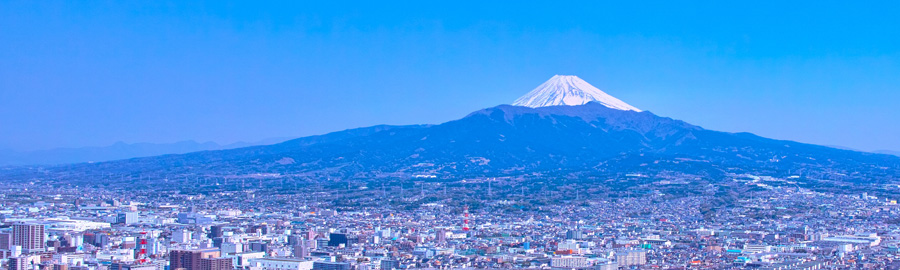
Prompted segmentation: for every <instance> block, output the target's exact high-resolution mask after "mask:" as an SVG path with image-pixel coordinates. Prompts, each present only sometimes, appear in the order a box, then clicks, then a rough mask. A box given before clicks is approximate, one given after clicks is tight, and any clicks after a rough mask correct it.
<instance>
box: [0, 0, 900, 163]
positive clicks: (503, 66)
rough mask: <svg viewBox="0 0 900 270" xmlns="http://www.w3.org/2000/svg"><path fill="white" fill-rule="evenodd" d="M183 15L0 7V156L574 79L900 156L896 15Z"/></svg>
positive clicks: (305, 6)
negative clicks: (567, 76) (559, 78)
mask: <svg viewBox="0 0 900 270" xmlns="http://www.w3.org/2000/svg"><path fill="white" fill-rule="evenodd" d="M183 2H187V1H172V2H163V1H125V3H117V2H113V1H15V0H14V1H2V2H0V149H2V148H11V149H16V150H33V149H46V148H53V147H79V146H99V145H109V144H112V143H114V142H117V141H125V142H157V143H165V142H175V141H181V140H188V139H193V140H198V141H215V142H220V143H229V142H234V141H254V140H260V139H264V138H271V137H299V136H305V135H313V134H320V133H325V132H330V131H337V130H342V129H347V128H355V127H360V126H370V125H376V124H419V123H441V122H445V121H448V120H453V119H457V118H460V117H462V116H464V115H466V114H468V113H469V112H471V111H474V110H477V109H480V108H484V107H491V106H495V105H498V104H504V103H510V102H512V101H513V100H514V99H515V98H517V97H518V96H520V95H522V94H525V93H526V92H528V91H530V90H531V89H533V88H534V87H536V86H537V85H538V84H540V83H542V82H543V81H545V80H547V79H549V78H550V77H551V76H553V75H554V74H570V75H577V76H579V77H581V78H583V79H585V80H586V81H588V82H590V83H591V84H593V85H595V86H597V87H598V88H600V89H602V90H604V91H606V92H608V93H610V94H611V95H613V96H616V97H618V98H619V99H622V100H624V101H626V102H628V103H630V104H632V105H634V106H636V107H638V108H641V109H644V110H649V111H652V112H654V113H656V114H659V115H663V116H668V117H673V118H677V119H682V120H685V121H688V122H690V123H694V124H697V125H700V126H703V127H705V128H709V129H715V130H722V131H734V132H736V131H747V132H753V133H756V134H759V135H762V136H766V137H772V138H777V139H789V140H796V141H801V142H808V143H816V144H824V145H841V146H847V147H852V148H857V149H862V150H878V149H894V150H900V136H898V134H900V106H898V104H900V19H898V18H900V16H897V15H896V14H900V4H898V2H896V1H884V2H878V1H866V2H863V3H862V4H848V2H846V1H844V2H838V1H835V2H828V1H824V2H823V1H809V2H800V1H797V2H792V3H777V2H774V1H773V2H772V3H758V1H748V2H747V3H729V2H722V1H710V2H699V1H696V2H695V1H691V2H684V3H673V2H674V1H661V2H655V3H654V2H643V3H617V2H599V1H586V2H565V3H562V2H559V1H552V2H551V1H547V2H522V1H486V2H490V3H487V4H485V3H481V2H482V1H478V2H460V1H450V2H446V3H443V4H441V3H438V4H435V3H422V2H432V1H410V2H393V3H390V4H387V3H355V2H337V1H325V2H328V3H313V2H312V1H286V2H284V3H272V4H266V5H262V4H259V3H257V2H259V1H248V2H231V3H223V1H210V2H205V3H203V2H197V3H183ZM297 2H302V3H297Z"/></svg>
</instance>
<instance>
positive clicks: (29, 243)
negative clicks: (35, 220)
mask: <svg viewBox="0 0 900 270" xmlns="http://www.w3.org/2000/svg"><path fill="white" fill-rule="evenodd" d="M12 233H13V245H16V246H21V247H22V251H24V252H26V253H32V252H41V251H44V247H45V246H44V244H45V243H44V242H45V241H44V240H45V239H44V225H41V224H26V223H21V224H15V225H13V230H12Z"/></svg>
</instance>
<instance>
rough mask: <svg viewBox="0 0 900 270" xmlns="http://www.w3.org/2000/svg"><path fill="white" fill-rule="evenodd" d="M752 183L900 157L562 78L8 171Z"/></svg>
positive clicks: (842, 177) (866, 170)
mask: <svg viewBox="0 0 900 270" xmlns="http://www.w3.org/2000/svg"><path fill="white" fill-rule="evenodd" d="M742 173H747V174H755V175H768V176H773V177H784V178H788V177H796V176H798V175H802V176H803V177H808V178H816V179H829V181H838V180H839V181H843V182H868V183H887V182H891V181H895V180H896V179H900V157H896V156H890V155H881V154H872V153H863V152H856V151H848V150H840V149H834V148H829V147H824V146H817V145H810V144H803V143H798V142H791V141H782V140H773V139H767V138H763V137H759V136H756V135H753V134H749V133H726V132H718V131H713V130H707V129H704V128H702V127H699V126H695V125H691V124H689V123H687V122H684V121H680V120H676V119H671V118H667V117H662V116H658V115H655V114H653V113H651V112H649V111H642V110H640V109H637V108H635V107H634V106H631V105H628V104H627V103H625V102H623V101H621V100H619V99H616V98H615V97H612V96H610V95H608V94H606V93H604V92H603V91H600V90H599V89H597V88H596V87H593V86H591V85H590V84H588V83H587V82H585V81H583V80H581V79H579V78H578V77H575V76H554V77H553V78H551V79H550V80H549V81H547V82H546V83H544V84H542V85H540V86H538V87H537V88H536V89H534V90H532V91H531V92H529V93H528V94H526V95H525V96H523V97H521V98H519V99H518V100H516V101H515V102H513V104H512V105H500V106H497V107H492V108H487V109H482V110H479V111H476V112H473V113H471V114H469V115H467V116H465V117H463V118H461V119H458V120H454V121H449V122H446V123H443V124H439V125H410V126H374V127H367V128H358V129H351V130H345V131H339V132H334V133H329V134H325V135H319V136H311V137H305V138H299V139H294V140H289V141H286V142H283V143H278V144H273V145H266V146H254V147H246V148H239V149H230V150H217V151H203V152H196V153H188V154H179V155H165V156H157V157H145V158H134V159H128V160H120V161H110V162H99V163H92V164H88V163H81V164H71V165H63V166H53V167H40V168H30V169H25V170H24V171H23V170H6V171H2V170H0V176H4V175H3V174H6V175H5V176H6V177H7V178H11V179H12V178H15V179H34V178H35V177H41V178H52V179H63V180H71V181H82V179H84V176H85V175H132V176H133V175H165V176H168V178H170V179H179V178H182V179H188V178H191V177H196V176H197V175H203V176H205V177H228V178H240V177H258V176H259V175H278V176H280V177H290V178H291V179H309V180H314V181H327V179H331V180H335V179H347V180H353V179H357V180H373V179H404V178H413V177H417V176H421V175H428V176H430V177H436V178H440V179H466V178H473V177H474V178H477V177H521V178H556V179H558V178H579V179H615V178H617V177H620V176H622V175H625V174H639V175H645V176H648V177H661V178H666V177H669V178H671V177H673V176H677V177H686V178H691V179H693V178H704V179H717V180H725V179H728V177H729V175H735V174H742Z"/></svg>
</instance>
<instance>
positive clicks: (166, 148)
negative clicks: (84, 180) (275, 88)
mask: <svg viewBox="0 0 900 270" xmlns="http://www.w3.org/2000/svg"><path fill="white" fill-rule="evenodd" d="M285 140H287V139H284V138H272V139H266V140H262V141H258V142H252V143H247V142H237V143H232V144H227V145H220V144H217V143H214V142H205V143H199V142H196V141H181V142H176V143H131V144H129V143H124V142H117V143H115V144H113V145H110V146H101V147H80V148H55V149H49V150H39V151H27V152H16V151H11V150H5V151H0V166H4V165H55V164H69V163H81V162H102V161H110V160H119V159H129V158H136V157H150V156H159V155H166V154H184V153H190V152H197V151H207V150H224V149H234V148H240V147H247V146H254V145H266V144H275V143H279V142H283V141H285Z"/></svg>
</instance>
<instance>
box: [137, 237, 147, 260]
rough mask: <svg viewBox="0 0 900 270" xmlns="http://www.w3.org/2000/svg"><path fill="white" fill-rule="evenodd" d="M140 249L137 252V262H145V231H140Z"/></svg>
mask: <svg viewBox="0 0 900 270" xmlns="http://www.w3.org/2000/svg"><path fill="white" fill-rule="evenodd" d="M140 243H141V250H140V251H139V252H138V264H144V263H147V231H143V232H141V242H140Z"/></svg>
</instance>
